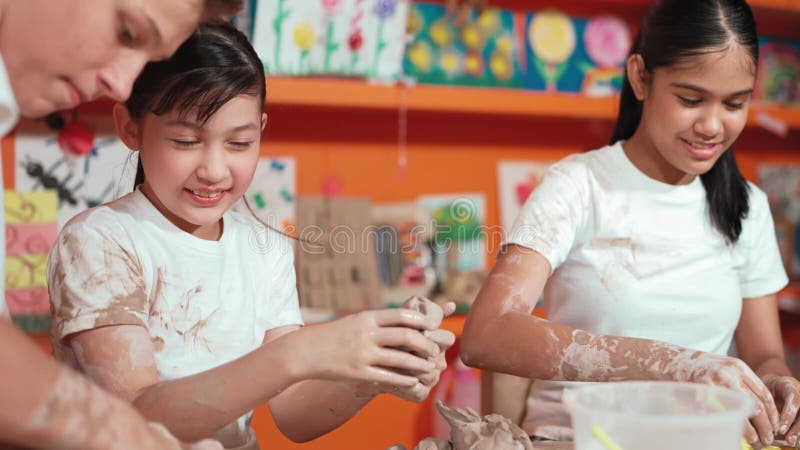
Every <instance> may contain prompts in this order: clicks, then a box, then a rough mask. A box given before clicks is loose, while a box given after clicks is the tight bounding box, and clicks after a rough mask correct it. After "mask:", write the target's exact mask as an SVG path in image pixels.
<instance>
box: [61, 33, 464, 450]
mask: <svg viewBox="0 0 800 450" xmlns="http://www.w3.org/2000/svg"><path fill="white" fill-rule="evenodd" d="M265 96H266V87H265V79H264V71H263V65H262V63H261V61H260V60H259V59H258V56H257V55H256V53H255V51H254V50H253V48H252V47H251V46H250V43H249V42H247V39H246V38H245V37H244V36H243V35H242V34H241V33H239V32H238V31H236V30H235V29H233V28H232V27H230V26H228V25H225V24H211V25H205V26H201V27H200V29H199V30H198V31H197V32H196V33H195V34H194V35H193V36H192V37H191V38H189V40H188V41H187V42H186V43H184V44H183V45H182V46H181V47H180V48H179V49H178V51H177V52H176V53H175V55H173V56H172V57H171V58H169V59H167V60H165V61H162V62H156V63H151V64H148V65H147V66H146V67H145V69H144V71H143V72H142V74H141V75H140V76H139V78H138V79H137V81H136V83H135V84H134V87H133V93H132V95H131V98H130V99H129V100H128V102H127V103H126V104H124V105H123V104H118V105H116V107H115V109H114V120H115V122H116V125H117V130H118V132H119V134H120V137H121V139H122V140H123V141H124V142H125V144H126V145H127V146H128V147H130V148H131V149H133V150H135V151H138V152H139V157H140V167H139V170H138V174H137V182H136V188H135V190H134V192H132V193H130V194H128V195H126V196H124V197H122V198H120V199H119V200H116V201H114V202H111V203H108V204H105V205H101V206H99V207H97V208H93V209H91V210H88V211H86V212H85V213H83V214H81V215H79V216H77V217H76V218H74V219H73V220H72V221H70V222H69V223H68V224H67V225H66V226H65V227H64V229H63V230H62V232H61V234H60V235H59V238H58V241H57V243H56V245H55V248H54V249H53V252H52V254H51V260H50V265H49V268H48V285H49V290H50V297H51V301H52V311H53V346H54V353H55V355H56V357H57V358H59V359H60V360H62V361H65V362H67V363H69V364H70V365H71V366H73V367H75V368H76V369H78V370H80V371H82V372H84V373H86V374H87V375H89V376H90V377H91V378H92V379H94V381H96V382H97V383H98V384H100V385H101V386H103V387H104V388H106V389H108V390H110V391H112V392H114V393H115V394H117V395H118V396H120V397H122V398H123V399H125V400H128V401H130V402H132V403H133V404H134V405H135V406H136V407H137V408H138V409H139V410H140V411H141V412H142V413H143V414H144V415H145V416H146V417H147V418H149V419H150V420H153V421H156V422H159V423H162V424H164V425H165V426H166V427H167V428H168V429H169V430H170V431H171V432H172V433H174V434H175V435H176V436H179V437H181V438H183V439H187V440H194V439H198V438H201V437H203V438H204V437H212V436H213V437H214V438H215V439H218V440H219V441H220V442H222V443H223V444H224V445H225V446H226V447H227V448H242V449H257V448H258V442H257V441H256V438H255V436H254V435H253V432H252V430H251V429H250V427H249V422H250V419H251V418H252V409H253V408H254V407H256V406H258V405H259V404H262V403H264V402H268V403H269V406H270V409H271V412H272V416H273V418H274V419H275V421H276V422H277V424H278V426H279V428H280V429H281V430H282V431H283V432H284V434H286V435H287V436H288V437H289V438H291V439H294V440H298V441H303V440H309V439H313V438H315V437H316V436H319V435H321V434H323V433H326V432H327V431H329V430H332V429H334V428H336V427H337V426H339V425H340V424H342V423H344V422H345V421H346V420H348V419H349V418H350V417H351V416H352V415H354V414H355V413H356V412H357V411H358V410H359V409H360V408H361V407H363V406H364V405H365V404H366V403H368V402H369V401H370V400H371V399H372V398H373V397H374V396H375V395H377V394H379V393H381V392H384V391H390V392H392V393H393V394H396V395H398V396H400V397H403V398H409V399H415V400H418V401H419V400H422V399H424V398H425V396H427V394H428V392H429V390H430V388H431V387H432V386H433V385H434V384H435V383H436V381H437V380H438V376H439V373H440V371H441V370H443V369H444V354H443V352H444V350H445V349H446V348H447V347H448V346H449V345H451V344H452V342H453V335H452V333H449V332H447V331H442V330H436V329H437V328H438V326H439V323H435V322H438V321H440V320H437V321H434V320H433V319H429V318H426V316H425V315H423V314H421V313H419V312H416V311H412V310H409V309H396V310H385V311H365V312H362V313H358V314H355V315H351V316H347V317H345V318H342V319H339V320H335V321H332V322H328V323H325V324H320V325H314V326H310V327H301V325H302V321H301V317H300V311H299V306H298V303H297V290H296V286H295V274H294V265H293V250H292V246H291V244H290V242H289V240H288V239H287V238H286V237H285V236H283V235H281V234H279V233H277V232H274V231H273V230H271V229H269V228H265V227H264V226H263V225H262V224H261V223H260V222H258V221H257V220H256V219H255V218H254V217H252V216H250V215H247V214H239V213H237V212H234V211H231V207H232V206H233V205H234V203H236V202H237V201H239V200H240V199H241V198H242V196H243V194H244V193H245V191H246V190H247V188H248V186H249V185H250V182H251V181H252V179H253V174H254V171H255V168H256V165H257V163H258V158H259V149H260V142H261V132H262V129H263V128H264V126H265V124H266V121H267V117H266V115H265V114H264V113H263V105H264V100H265ZM449 309H450V310H452V308H449ZM450 312H452V311H450ZM420 330H428V331H432V332H433V334H431V333H429V334H425V335H424V334H423V333H420V332H419V331H420ZM434 330H436V331H434ZM437 333H438V334H437ZM440 346H441V347H440ZM400 348H403V349H405V350H407V351H403V350H400Z"/></svg>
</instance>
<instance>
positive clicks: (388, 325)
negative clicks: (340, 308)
mask: <svg viewBox="0 0 800 450" xmlns="http://www.w3.org/2000/svg"><path fill="white" fill-rule="evenodd" d="M437 327H438V325H437V324H434V323H433V322H431V321H430V319H428V318H427V317H425V315H423V314H421V313H419V312H417V311H412V310H409V309H403V308H400V309H385V310H377V311H363V312H359V313H355V314H351V315H349V316H346V317H343V318H341V319H338V320H334V321H330V322H326V323H323V324H317V325H311V326H307V327H304V328H302V329H299V330H297V331H293V332H291V333H288V334H286V335H284V336H282V337H280V338H278V339H276V340H275V341H273V342H275V343H276V344H277V345H281V346H285V348H288V349H291V350H290V351H292V352H293V353H292V355H291V362H292V364H293V365H294V367H295V369H294V370H295V371H296V372H295V373H297V374H298V378H299V379H311V378H316V379H327V380H336V381H357V382H368V383H369V384H386V385H390V386H398V387H401V386H402V387H410V386H414V385H415V384H417V382H418V379H417V377H416V376H414V375H412V374H415V373H426V372H430V371H432V370H435V368H436V364H435V363H434V362H433V361H429V360H428V358H433V357H436V355H437V354H438V353H439V347H438V346H437V345H436V344H434V343H433V342H431V341H430V340H429V339H427V338H426V337H425V336H424V335H423V333H421V332H420V331H425V330H434V329H436V328H437ZM400 347H402V348H407V349H409V351H403V350H400V349H399V348H400Z"/></svg>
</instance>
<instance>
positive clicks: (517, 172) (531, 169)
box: [497, 161, 552, 233]
mask: <svg viewBox="0 0 800 450" xmlns="http://www.w3.org/2000/svg"><path fill="white" fill-rule="evenodd" d="M551 164H552V162H551V161H500V162H499V163H498V164H497V188H498V189H497V192H498V193H499V196H500V225H501V226H502V227H503V231H504V232H505V233H508V232H509V231H511V227H512V226H513V225H514V221H515V220H516V219H517V216H518V215H519V213H520V211H521V210H522V205H524V204H525V200H527V199H528V196H529V195H530V194H531V192H533V190H534V189H536V186H538V185H539V183H540V182H541V180H542V177H544V174H545V172H547V169H548V167H550V165H551Z"/></svg>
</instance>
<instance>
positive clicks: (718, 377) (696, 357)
mask: <svg viewBox="0 0 800 450" xmlns="http://www.w3.org/2000/svg"><path fill="white" fill-rule="evenodd" d="M671 368H672V375H673V378H674V379H675V380H676V381H688V382H693V383H702V384H713V385H717V386H721V387H725V388H729V389H733V390H736V391H742V392H745V393H747V394H748V395H750V397H751V398H752V399H753V401H755V404H756V410H755V413H754V414H753V415H752V416H751V417H750V421H749V422H748V423H747V424H745V438H746V439H747V440H748V442H750V443H751V444H752V443H755V442H756V441H758V440H760V441H761V443H762V444H764V445H770V444H772V441H773V440H774V438H775V431H776V430H777V429H778V417H779V416H778V409H777V408H776V407H775V401H774V400H773V398H772V394H771V393H770V390H769V389H767V387H766V386H765V385H764V383H763V382H762V381H761V379H760V378H758V376H757V375H756V374H755V373H753V371H752V370H751V369H750V367H748V366H747V364H745V363H744V361H742V360H740V359H737V358H731V357H727V356H718V355H713V354H710V353H704V352H698V351H689V350H687V351H686V352H684V353H683V354H679V355H677V356H676V357H675V359H674V362H673V364H671Z"/></svg>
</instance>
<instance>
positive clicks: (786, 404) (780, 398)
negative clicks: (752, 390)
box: [762, 374, 800, 447]
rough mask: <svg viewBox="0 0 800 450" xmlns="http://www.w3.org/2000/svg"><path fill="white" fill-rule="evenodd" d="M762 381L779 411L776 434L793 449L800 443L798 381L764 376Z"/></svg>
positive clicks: (799, 386)
mask: <svg viewBox="0 0 800 450" xmlns="http://www.w3.org/2000/svg"><path fill="white" fill-rule="evenodd" d="M762 380H763V381H764V384H765V385H766V386H767V388H768V389H769V390H770V392H772V396H773V397H774V398H775V404H776V405H777V406H778V407H779V408H780V409H781V415H780V421H779V425H778V434H779V435H781V436H784V440H785V441H786V442H788V443H789V445H791V446H793V447H797V444H798V441H800V439H798V438H800V417H798V416H797V411H798V409H800V381H798V380H797V379H796V378H794V377H788V376H783V377H781V376H778V375H772V374H770V375H765V376H764V377H763V378H762Z"/></svg>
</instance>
